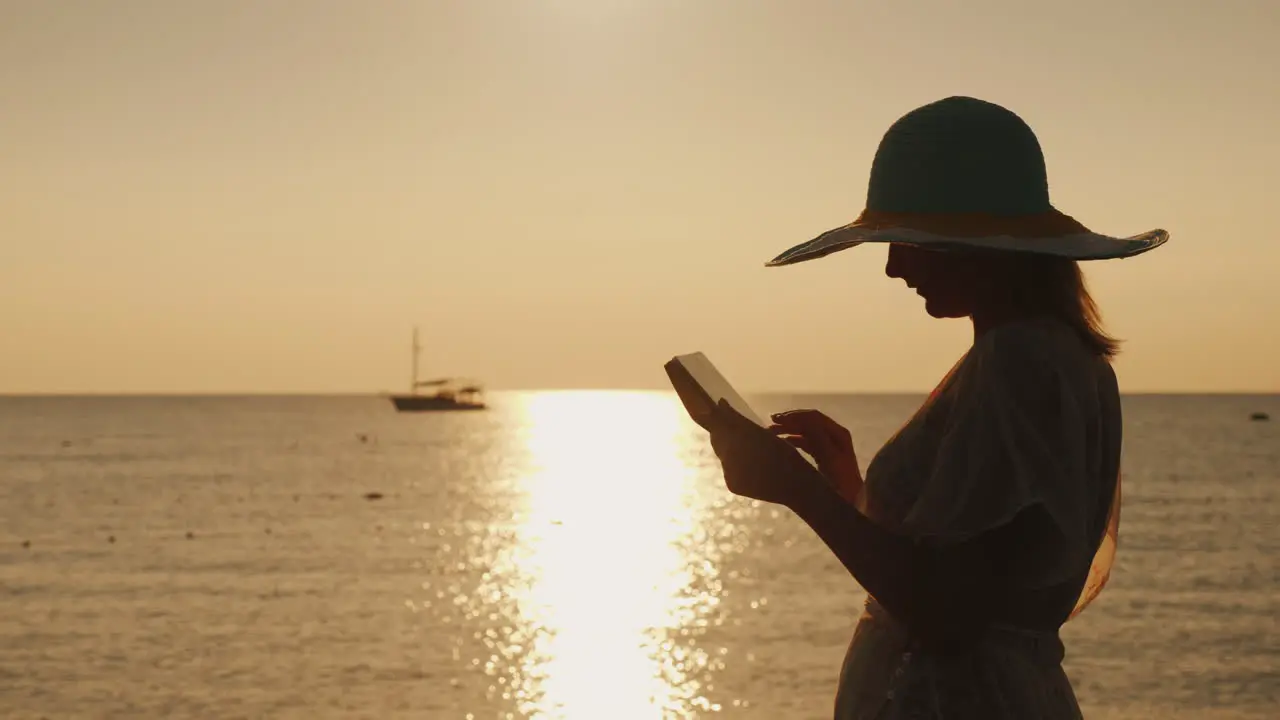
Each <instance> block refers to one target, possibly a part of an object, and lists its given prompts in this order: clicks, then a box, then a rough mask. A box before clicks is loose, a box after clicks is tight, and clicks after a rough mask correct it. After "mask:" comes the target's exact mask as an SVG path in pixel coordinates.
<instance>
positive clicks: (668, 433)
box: [511, 392, 715, 718]
mask: <svg viewBox="0 0 1280 720" xmlns="http://www.w3.org/2000/svg"><path fill="white" fill-rule="evenodd" d="M524 410H525V416H526V419H527V424H526V433H527V435H526V437H525V441H526V443H527V448H528V450H529V453H530V456H531V460H530V462H531V467H530V473H529V474H528V476H527V478H526V479H525V481H524V483H525V490H526V492H527V495H526V498H527V505H526V508H525V514H524V515H523V516H522V517H521V519H520V522H519V531H518V535H519V540H518V542H517V543H515V545H514V547H513V552H514V553H516V557H513V558H511V560H512V561H513V562H514V565H515V567H516V569H517V572H516V574H517V576H519V577H521V578H522V580H521V582H520V583H518V584H517V585H516V588H517V590H516V591H517V592H519V593H520V595H519V597H517V598H515V600H516V604H517V605H518V607H519V614H520V619H521V621H522V623H523V624H524V625H525V627H526V628H527V631H526V633H525V635H526V637H528V638H529V639H530V642H529V647H527V648H525V652H523V653H522V656H523V662H524V665H525V667H523V668H522V671H521V673H520V675H521V676H522V678H523V682H522V687H521V688H519V689H518V696H517V700H518V701H519V702H520V709H521V711H522V712H524V713H525V714H527V715H530V716H533V717H545V718H602V717H610V718H662V717H673V716H674V717H679V716H684V715H691V714H692V712H693V711H694V708H696V707H697V706H698V705H699V704H700V703H705V702H706V701H705V700H702V699H701V696H700V693H699V692H698V688H699V684H698V680H697V678H695V677H694V673H695V672H696V671H698V670H699V663H698V662H696V660H692V661H690V662H686V660H690V658H685V657H683V656H684V655H685V653H684V652H683V650H682V649H679V648H676V647H674V645H673V643H672V642H671V641H670V640H669V639H668V638H669V637H671V635H672V634H674V632H673V631H677V630H678V628H680V627H681V626H683V625H685V624H687V623H690V622H692V621H693V620H694V619H695V618H696V617H697V616H698V615H699V614H700V613H703V612H705V611H706V610H707V609H708V608H710V607H712V606H714V604H715V598H714V597H713V596H711V595H710V594H709V593H706V592H705V591H699V590H697V589H695V588H694V578H693V576H692V574H691V573H690V571H689V569H688V567H687V566H688V565H689V564H690V563H689V560H688V559H687V558H686V556H685V551H684V550H683V549H682V542H681V541H682V540H684V539H685V538H686V536H688V535H689V534H690V533H691V532H692V530H693V527H694V524H695V523H696V521H697V517H696V515H697V512H698V510H697V508H696V501H695V500H694V496H695V495H696V493H695V492H694V490H693V483H692V482H691V480H692V479H693V477H694V476H695V474H696V467H693V466H691V465H690V464H689V463H687V462H686V461H685V459H684V458H685V457H686V453H684V452H683V448H682V444H687V443H688V442H689V440H688V439H689V438H691V437H692V436H691V434H690V430H689V427H688V426H687V424H686V419H685V417H684V410H683V408H682V407H681V406H680V404H679V402H678V401H676V400H675V399H674V398H672V397H669V396H666V395H661V394H656V393H617V392H609V393H602V392H573V393H545V394H539V395H535V396H531V397H529V398H528V399H527V405H526V407H525V408H524ZM703 665H705V663H703ZM703 669H705V668H703ZM700 709H704V710H705V709H707V708H700Z"/></svg>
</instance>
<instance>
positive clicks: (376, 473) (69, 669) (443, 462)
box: [0, 392, 1280, 720]
mask: <svg viewBox="0 0 1280 720" xmlns="http://www.w3.org/2000/svg"><path fill="white" fill-rule="evenodd" d="M493 400H494V408H493V409H492V410H491V411H488V412H483V413H469V414H467V413H463V414H424V415H398V414H396V413H394V412H392V410H391V408H390V405H389V403H388V402H387V401H386V400H384V399H380V398H269V397H259V398H5V399H0V521H2V522H0V593H2V596H3V602H4V612H3V613H0V715H2V716H3V717H5V718H15V719H16V718H328V717H335V718H338V717H341V718H346V717H351V718H456V719H458V720H463V719H490V718H521V717H539V718H566V719H574V720H580V719H588V718H590V719H595V718H693V717H725V718H823V717H829V716H830V711H831V701H832V697H833V693H834V689H835V680H836V674H837V670H838V668H839V664H840V660H841V658H842V655H843V652H844V648H845V646H846V644H847V642H848V640H849V636H850V632H851V629H852V626H853V623H854V620H855V618H856V616H857V612H858V610H859V608H860V606H861V603H862V601H863V598H864V596H863V593H862V591H861V590H860V589H859V588H858V586H857V584H856V583H855V582H854V581H853V580H852V579H851V578H850V577H849V576H848V575H847V573H846V572H845V571H844V570H843V569H842V568H841V567H840V566H839V564H838V563H837V562H836V561H835V560H834V559H833V558H832V557H831V556H830V554H829V552H828V551H827V550H826V549H825V548H824V547H823V546H822V544H821V543H820V542H819V541H818V540H817V539H816V538H815V537H813V536H812V534H811V533H810V531H809V530H808V529H807V528H806V527H805V526H804V525H803V524H802V523H801V522H799V521H798V520H796V519H795V518H794V517H791V516H790V515H789V514H787V513H786V512H782V511H779V510H778V509H775V508H773V507H770V506H767V505H761V504H757V503H752V502H748V501H744V500H741V499H737V498H733V497H731V496H729V495H728V494H727V493H726V492H725V491H724V490H723V488H722V487H721V485H720V480H719V478H718V475H717V465H716V463H715V460H714V457H713V456H712V455H711V453H710V451H709V448H708V447H707V445H706V442H705V438H704V436H703V435H702V434H701V433H700V432H699V431H698V429H697V428H696V427H695V426H693V425H692V424H691V423H690V422H689V421H688V420H687V419H686V418H685V417H684V415H683V411H682V410H681V408H680V406H679V404H678V402H677V401H676V400H675V399H674V397H673V396H671V395H668V394H661V393H624V392H618V393H598V392H580V393H575V392H570V393H531V394H504V395H498V396H495V397H494V398H493ZM920 400H921V398H917V397H897V396H841V397H806V398H785V397H771V398H762V399H760V403H761V407H762V408H764V409H766V410H774V409H781V408H784V407H792V406H807V407H820V408H823V409H825V410H827V411H828V412H829V413H830V414H832V415H833V416H835V417H836V418H837V419H839V420H841V421H842V422H844V423H845V424H846V425H847V426H848V427H849V428H850V430H851V431H852V433H853V436H854V439H855V442H856V444H857V447H858V449H859V451H860V455H861V456H862V457H863V459H864V462H865V460H869V459H870V457H871V456H872V454H874V452H875V450H876V448H877V447H878V445H879V444H880V443H881V442H883V441H884V440H885V439H886V438H887V437H888V436H889V435H890V434H891V433H892V431H893V430H894V429H895V428H896V427H897V426H898V425H899V424H901V423H902V422H903V421H905V420H906V419H907V417H908V416H909V415H910V413H911V412H912V410H913V409H914V406H915V404H917V403H918V402H919V401H920ZM1125 411H1126V421H1127V425H1126V432H1127V435H1126V455H1125V463H1124V465H1125V491H1126V496H1125V504H1124V507H1123V516H1122V517H1123V520H1122V524H1121V546H1120V555H1119V561H1118V565H1117V569H1116V573H1115V575H1114V576H1113V579H1112V583H1111V585H1110V586H1109V587H1108V589H1107V590H1106V592H1104V593H1103V595H1102V597H1101V598H1100V599H1099V600H1098V601H1097V603H1095V604H1094V605H1093V606H1092V607H1091V608H1090V609H1089V610H1087V611H1086V612H1085V613H1084V614H1083V615H1082V616H1081V617H1080V618H1078V619H1076V620H1074V621H1072V622H1071V623H1069V624H1068V625H1067V626H1066V628H1064V631H1063V635H1064V639H1065V641H1066V643H1067V652H1068V655H1067V660H1066V667H1067V670H1068V673H1069V675H1070V676H1071V678H1072V680H1073V682H1074V684H1075V687H1076V691H1077V694H1078V695H1079V697H1080V699H1081V702H1082V704H1083V706H1084V708H1085V711H1086V716H1087V717H1091V718H1200V719H1210V718H1273V717H1277V707H1278V703H1280V634H1278V633H1277V630H1278V628H1277V616H1278V615H1280V578H1278V577H1277V561H1276V557H1277V555H1276V552H1277V550H1280V529H1278V527H1280V524H1278V522H1277V521H1278V520H1280V505H1278V504H1277V498H1278V497H1280V422H1277V421H1272V422H1250V421H1249V417H1248V416H1249V414H1250V413H1251V412H1253V411H1267V412H1269V413H1271V415H1272V416H1273V417H1275V418H1277V420H1280V397H1277V396H1254V397H1243V396H1219V397H1182V396H1178V397H1172V396H1134V397H1128V398H1126V400H1125Z"/></svg>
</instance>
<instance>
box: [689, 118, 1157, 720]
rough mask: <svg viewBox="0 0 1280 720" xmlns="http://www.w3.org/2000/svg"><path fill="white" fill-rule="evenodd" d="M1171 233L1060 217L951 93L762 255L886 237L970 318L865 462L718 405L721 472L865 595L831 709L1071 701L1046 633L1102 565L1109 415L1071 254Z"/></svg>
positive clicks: (944, 314) (1033, 174) (1037, 160)
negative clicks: (861, 181)
mask: <svg viewBox="0 0 1280 720" xmlns="http://www.w3.org/2000/svg"><path fill="white" fill-rule="evenodd" d="M1167 239H1168V234H1167V233H1166V232H1164V231H1163V230H1154V231H1151V232H1148V233H1145V234H1142V235H1138V236H1135V237H1130V238H1113V237H1107V236H1103V235H1099V234H1096V233H1093V232H1090V231H1089V230H1088V229H1087V228H1085V227H1084V226H1083V225H1081V224H1080V223H1078V222H1076V221H1075V220H1073V219H1072V218H1070V217H1068V216H1066V215H1064V214H1062V213H1060V212H1058V211H1057V210H1055V209H1054V208H1053V206H1052V205H1050V203H1049V192H1048V183H1047V181H1046V173H1045V166H1044V158H1043V155H1042V153H1041V150H1040V145H1039V142H1038V141H1037V140H1036V137H1035V135H1034V134H1033V133H1032V131H1031V129H1030V128H1029V127H1028V126H1027V125H1026V124H1025V123H1024V122H1023V121H1022V120H1021V119H1020V118H1018V116H1016V115H1014V114H1013V113H1011V112H1009V111H1008V110H1005V109H1004V108H1001V107H999V106H996V105H992V104H990V103H986V102H982V101H979V100H975V99H972V98H963V97H953V98H947V99H945V100H942V101H939V102H936V103H932V104H930V105H926V106H924V107H922V108H918V109H916V110H914V111H912V112H911V113H908V114H907V115H906V116H904V117H903V118H901V119H900V120H898V121H897V122H896V123H895V124H894V125H893V126H892V127H891V128H890V129H889V131H888V132H887V133H886V135H885V136H884V139H883V140H882V141H881V144H880V147H879V149H878V151H877V153H876V157H875V161H874V164H873V166H872V169H871V179H870V186H869V190H868V193H867V207H866V210H865V211H864V212H863V213H862V215H861V217H859V218H858V220H857V221H855V222H853V223H851V224H849V225H846V226H844V227H841V228H837V229H835V230H832V231H830V232H828V233H825V234H823V235H821V236H820V237H818V238H816V239H814V240H812V241H810V242H807V243H804V244H802V245H798V246H796V247H795V248H792V249H791V250H788V251H787V252H785V253H783V254H782V255H780V256H779V257H778V258H776V259H775V260H773V261H772V262H770V263H769V264H770V265H787V264H791V263H796V262H801V261H804V260H810V259H813V258H818V257H822V256H824V255H828V254H830V253H832V252H835V251H837V250H842V249H845V248H848V247H852V246H854V245H858V244H860V243H865V242H880V243H890V246H889V259H888V264H887V266H886V268H885V273H886V274H887V275H888V276H889V277H892V278H899V279H902V280H903V281H905V283H906V284H907V286H908V287H911V288H914V289H915V290H916V292H917V293H918V294H920V295H921V296H922V297H923V298H924V301H925V309H926V311H927V312H928V313H929V314H930V315H932V316H933V317H936V318H970V319H971V320H972V322H973V333H974V339H973V345H972V347H971V348H970V349H969V350H968V352H966V353H965V355H964V356H963V357H961V358H960V360H959V362H957V363H956V365H955V366H954V367H953V368H952V370H951V371H950V372H949V373H948V374H947V376H946V377H945V378H943V379H942V381H941V382H940V383H939V384H938V386H937V388H936V389H934V391H933V392H932V393H931V395H930V396H929V399H928V400H927V401H926V402H925V404H924V406H923V407H921V408H920V409H919V411H917V413H916V414H915V416H914V417H912V418H911V420H910V421H908V422H907V424H906V425H905V426H904V427H902V429H901V430H899V431H898V433H897V434H896V435H894V437H893V438H892V439H890V440H889V441H888V442H887V443H886V444H885V445H884V447H882V448H881V449H880V452H879V453H877V454H876V456H875V458H874V459H873V460H872V461H871V463H870V465H869V466H868V467H867V472H866V476H865V478H864V477H863V475H862V473H861V472H860V471H859V467H858V462H857V459H856V457H855V455H854V450H853V445H852V442H851V441H850V438H849V433H848V432H847V431H846V430H844V428H842V427H840V426H839V425H837V424H836V423H835V422H833V421H832V420H830V419H829V418H827V417H826V416H824V415H822V414H821V413H819V412H817V411H814V410H795V411H791V412H786V413H780V414H778V415H775V416H774V418H773V420H774V423H775V425H774V426H773V427H772V428H770V429H765V428H761V427H759V426H757V425H755V424H753V423H751V422H750V421H748V420H746V419H745V418H743V417H742V416H741V415H739V414H737V413H736V412H735V411H733V410H732V408H730V407H728V406H727V405H722V406H721V407H720V408H719V410H718V412H717V416H716V417H715V418H714V420H713V423H712V425H711V427H712V433H711V439H712V444H713V446H714V447H715V450H716V454H717V455H718V456H719V458H720V460H721V463H722V465H723V467H724V475H725V480H726V483H727V485H728V487H729V489H730V490H732V491H733V492H735V493H737V494H739V495H745V496H748V497H752V498H758V499H760V500H766V501H770V502H775V503H781V504H783V505H785V506H787V507H789V508H791V509H792V510H793V511H794V512H795V513H796V514H798V515H799V516H800V517H801V518H802V519H803V520H804V521H805V522H806V523H808V525H809V526H810V527H812V528H813V530H814V531H815V532H816V533H817V534H818V536H819V537H821V538H822V540H823V541H824V542H825V543H826V544H827V545H828V547H830V548H831V550H832V551H833V552H834V553H835V554H836V556H837V557H838V558H839V559H840V561H841V562H842V563H843V564H844V565H845V567H846V568H848V570H849V572H850V573H852V574H853V576H854V578H856V579H857V581H858V582H859V583H860V584H861V585H862V586H863V587H864V588H865V589H866V590H867V592H868V595H869V598H868V601H867V605H866V608H865V610H864V612H863V615H862V617H861V619H860V620H859V622H858V624H857V627H856V629H855V631H854V636H853V641H852V643H851V644H850V646H849V650H848V653H847V655H846V657H845V662H844V667H843V668H842V671H841V673H840V683H839V690H838V692H837V696H836V717H837V718H840V719H841V720H844V719H846V718H878V719H882V720H892V719H905V718H1018V719H1019V720H1026V719H1029V718H1051V719H1056V718H1075V717H1079V716H1080V709H1079V707H1078V705H1077V703H1076V699H1075V695H1074V693H1073V692H1072V690H1071V686H1070V684H1069V682H1068V681H1067V677H1066V674H1065V673H1064V672H1063V669H1062V657H1063V648H1062V643H1061V641H1060V640H1059V637H1058V629H1059V627H1061V626H1062V624H1063V623H1065V622H1066V621H1067V620H1068V619H1069V618H1070V617H1072V616H1073V615H1074V614H1075V613H1078V612H1079V611H1080V610H1082V609H1083V608H1084V606H1085V605H1087V604H1088V603H1089V602H1090V601H1091V600H1092V599H1093V598H1094V597H1095V596H1096V595H1097V593H1098V592H1099V591H1100V590H1101V589H1102V585H1103V584H1104V583H1105V582H1106V579H1107V577H1108V574H1109V572H1110V567H1111V562H1112V560H1113V558H1114V554H1115V534H1116V530H1117V525H1118V519H1119V499H1120V479H1119V476H1120V439H1121V414H1120V396H1119V390H1118V388H1117V387H1116V378H1115V374H1114V373H1113V372H1112V369H1111V365H1110V360H1111V358H1112V356H1113V355H1114V354H1115V352H1116V347H1117V343H1116V341H1115V340H1113V339H1112V338H1110V337H1108V336H1107V335H1106V333H1105V332H1104V331H1103V330H1102V328H1101V326H1100V322H1099V317H1098V313H1097V310H1096V308H1095V306H1094V304H1093V301H1092V300H1091V299H1090V297H1089V294H1088V292H1087V291H1086V289H1085V286H1084V283H1083V281H1082V278H1081V275H1080V271H1079V268H1078V266H1077V264H1076V261H1077V260H1103V259H1111V258H1123V257H1128V256H1132V255H1136V254H1138V253H1141V252H1144V251H1146V250H1150V249H1152V248H1155V247H1158V246H1159V245H1161V244H1163V243H1164V242H1165V241H1166V240H1167ZM873 351H874V350H871V349H868V352H873ZM793 446H794V447H793ZM797 447H798V448H800V449H801V450H803V451H805V452H807V453H808V454H809V455H811V456H812V457H813V458H814V460H815V461H816V463H817V466H818V467H817V469H816V470H815V469H814V468H813V466H812V465H810V464H809V462H808V461H806V460H805V459H804V458H803V457H802V456H801V455H800V454H799V453H798V452H797V451H796V450H795V449H794V448H797Z"/></svg>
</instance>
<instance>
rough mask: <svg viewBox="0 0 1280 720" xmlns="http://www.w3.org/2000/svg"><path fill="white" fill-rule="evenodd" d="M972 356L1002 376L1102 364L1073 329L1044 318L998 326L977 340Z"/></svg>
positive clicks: (1103, 362) (1062, 323) (1058, 321)
mask: <svg viewBox="0 0 1280 720" xmlns="http://www.w3.org/2000/svg"><path fill="white" fill-rule="evenodd" d="M971 353H972V355H974V356H975V357H977V358H980V359H981V360H982V361H983V362H984V364H987V365H989V366H993V367H995V368H997V369H998V370H999V371H1001V372H1007V371H1013V370H1026V371H1032V372H1035V371H1041V372H1044V371H1049V370H1051V369H1065V368H1070V367H1076V368H1079V367H1090V368H1092V367H1096V366H1097V364H1098V363H1099V361H1100V360H1101V358H1099V357H1097V356H1096V355H1095V354H1094V353H1092V352H1090V350H1089V348H1088V346H1086V345H1085V342H1084V340H1083V338H1081V337H1080V335H1079V334H1078V333H1076V331H1075V330H1074V329H1073V328H1071V327H1070V326H1069V325H1067V324H1066V323H1064V322H1062V321H1060V320H1056V319H1054V318H1044V317H1041V318H1031V319H1026V320H1017V321H1013V322H1007V323H1004V324H1001V325H998V326H996V327H994V328H992V329H991V330H989V331H987V332H986V333H984V334H983V335H982V337H980V338H978V340H977V341H976V342H975V343H974V345H973V349H972V351H971ZM1102 364H1106V363H1105V361H1104V360H1102Z"/></svg>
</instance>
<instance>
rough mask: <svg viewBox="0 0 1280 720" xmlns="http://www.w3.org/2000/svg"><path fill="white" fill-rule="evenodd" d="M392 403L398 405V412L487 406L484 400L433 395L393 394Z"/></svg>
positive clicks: (476, 408)
mask: <svg viewBox="0 0 1280 720" xmlns="http://www.w3.org/2000/svg"><path fill="white" fill-rule="evenodd" d="M391 403H392V404H393V405H395V406H396V411H397V412H448V411H458V410H484V409H485V407H486V406H485V404H484V403H483V402H479V401H471V400H458V399H456V398H446V397H432V396H430V395H392V396H391Z"/></svg>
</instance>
